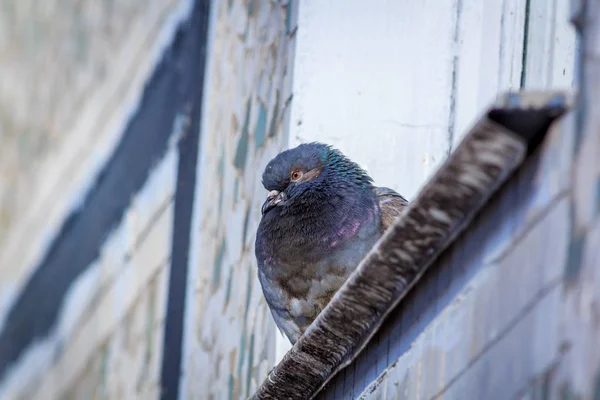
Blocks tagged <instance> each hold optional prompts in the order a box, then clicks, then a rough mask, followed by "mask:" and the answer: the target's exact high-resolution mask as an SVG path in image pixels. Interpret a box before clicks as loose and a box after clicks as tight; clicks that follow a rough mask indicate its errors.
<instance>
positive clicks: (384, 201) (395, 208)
mask: <svg viewBox="0 0 600 400" xmlns="http://www.w3.org/2000/svg"><path fill="white" fill-rule="evenodd" d="M374 190H375V194H376V195H377V198H378V199H379V209H380V210H381V232H382V233H383V232H385V231H386V230H387V229H388V228H389V227H390V226H391V225H392V224H393V223H394V221H395V220H396V218H398V217H399V216H400V215H401V214H402V212H403V211H404V209H405V208H406V206H407V205H408V201H407V200H406V199H405V198H404V197H403V196H402V195H400V194H399V193H398V192H396V191H395V190H392V189H390V188H386V187H376V188H375V189H374Z"/></svg>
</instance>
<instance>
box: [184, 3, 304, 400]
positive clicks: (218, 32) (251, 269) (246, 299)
mask: <svg viewBox="0 0 600 400" xmlns="http://www.w3.org/2000/svg"><path fill="white" fill-rule="evenodd" d="M217 4H218V9H217V10H216V13H217V14H216V17H215V26H214V27H213V29H214V31H213V35H214V37H213V41H212V51H211V56H210V59H209V66H208V70H207V73H208V75H207V82H208V83H207V84H208V86H207V88H206V94H207V96H208V97H207V100H206V102H205V114H204V115H205V120H204V127H203V139H202V143H201V155H200V161H199V171H202V175H201V177H200V181H199V187H198V193H199V196H200V199H199V202H198V205H199V208H198V209H197V211H196V218H195V225H194V226H193V229H194V230H195V234H196V239H195V242H194V243H193V245H194V247H195V249H196V250H195V251H196V253H197V254H196V256H195V257H193V258H192V262H191V265H190V268H191V269H192V271H191V275H190V277H191V278H190V282H189V283H190V288H189V291H190V298H189V301H188V303H187V307H188V310H187V313H188V317H187V318H186V350H185V360H184V377H183V382H184V383H183V385H182V390H183V394H185V395H187V396H188V398H194V399H200V398H208V397H210V398H216V399H226V398H235V399H237V398H244V397H246V396H248V395H249V394H251V393H252V392H253V390H254V388H256V386H257V384H258V383H260V382H261V381H262V379H264V377H265V376H266V374H267V372H268V370H269V369H270V368H271V367H272V366H273V364H274V361H275V343H276V335H279V333H278V332H277V330H276V328H275V325H274V323H273V320H272V317H271V314H270V312H269V310H268V308H267V307H266V304H265V302H264V299H263V295H262V291H261V289H260V285H259V282H258V279H257V275H256V274H257V271H256V261H255V257H254V238H255V232H256V227H257V225H258V222H259V220H260V206H261V204H262V202H263V200H264V198H265V195H266V191H265V190H264V188H263V187H262V185H261V183H260V176H261V174H262V170H263V168H264V166H265V165H266V163H267V162H268V160H269V159H270V158H271V157H273V156H274V155H275V154H277V153H278V152H279V151H280V150H282V149H283V148H284V147H285V146H286V144H287V137H286V132H287V126H288V124H289V122H288V120H289V117H288V115H289V110H290V103H291V101H292V97H291V78H292V66H293V57H294V38H295V31H296V28H295V22H294V21H295V18H296V17H295V14H296V7H297V2H296V1H290V2H287V1H285V2H280V1H272V0H252V1H246V0H231V1H220V2H217Z"/></svg>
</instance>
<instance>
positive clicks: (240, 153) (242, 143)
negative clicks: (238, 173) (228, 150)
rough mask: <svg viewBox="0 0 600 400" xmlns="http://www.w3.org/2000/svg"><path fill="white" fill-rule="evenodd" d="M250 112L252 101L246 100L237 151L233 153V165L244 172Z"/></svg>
mask: <svg viewBox="0 0 600 400" xmlns="http://www.w3.org/2000/svg"><path fill="white" fill-rule="evenodd" d="M251 112H252V100H248V101H247V103H246V117H245V118H244V125H243V127H242V136H241V137H240V138H239V140H238V144H237V149H236V151H235V160H234V162H233V163H234V165H235V167H236V168H237V169H239V170H242V171H243V170H244V168H245V167H246V159H247V158H248V140H249V136H250V135H249V133H248V125H249V124H250V113H251Z"/></svg>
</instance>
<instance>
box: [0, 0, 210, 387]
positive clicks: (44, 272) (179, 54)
mask: <svg viewBox="0 0 600 400" xmlns="http://www.w3.org/2000/svg"><path fill="white" fill-rule="evenodd" d="M207 10H208V0H206V1H198V2H197V4H196V5H195V9H194V11H193V15H192V16H191V17H190V19H189V20H188V21H187V22H186V23H184V24H182V25H181V26H180V27H179V30H178V32H177V34H176V36H175V38H174V40H173V42H172V43H171V45H170V47H168V48H167V49H166V50H165V52H164V54H163V59H162V60H161V62H160V63H159V64H158V65H157V67H156V69H155V71H154V73H153V74H152V76H151V78H150V79H149V80H148V83H147V85H146V88H145V90H144V93H143V95H142V99H141V101H140V105H139V107H138V110H137V111H136V113H135V114H134V115H133V116H132V118H131V120H130V121H129V123H128V125H127V127H126V130H125V133H124V134H123V136H122V138H121V141H120V143H119V144H118V146H117V147H116V149H115V151H114V153H113V154H112V156H111V157H110V159H109V160H108V162H107V164H106V166H105V167H104V169H103V170H102V171H101V172H100V173H99V175H98V176H97V178H96V180H95V182H94V184H93V185H92V186H91V189H90V191H89V193H88V194H87V195H86V197H85V200H84V201H83V203H82V205H81V207H80V208H79V209H77V210H74V211H73V212H72V213H71V214H70V215H69V217H68V218H67V219H66V220H65V221H64V223H63V225H62V227H61V228H60V230H59V232H58V234H57V236H56V238H55V239H54V241H53V243H52V244H51V246H50V247H49V249H48V251H47V253H46V254H45V255H44V257H43V259H42V261H41V263H40V264H39V265H38V266H37V268H36V269H35V271H34V272H33V274H32V276H31V277H30V278H29V280H28V281H27V283H26V285H25V286H24V288H23V290H22V291H21V293H20V294H19V296H18V297H17V298H16V300H15V302H14V304H13V305H12V307H11V309H10V310H9V312H8V314H7V318H6V321H5V324H4V329H3V330H2V331H1V332H0V381H1V380H2V379H3V378H4V376H5V374H6V372H7V370H8V369H9V368H10V367H11V366H12V365H13V364H15V363H16V362H17V361H18V360H19V359H20V357H22V356H23V355H24V353H25V351H26V350H27V348H28V347H30V346H31V345H32V344H34V343H35V342H36V341H38V340H41V339H43V338H45V337H47V336H48V335H49V334H50V333H51V332H52V330H53V329H54V328H55V326H56V323H57V322H58V318H59V316H60V311H61V309H62V307H63V305H64V302H65V297H66V294H67V293H68V291H69V289H70V288H71V286H72V285H73V283H74V282H75V281H76V279H77V278H78V277H79V276H81V274H82V273H83V272H84V271H86V270H87V269H88V268H89V267H90V265H91V264H92V263H93V262H94V261H95V260H96V259H97V258H98V256H99V252H100V249H101V248H102V245H103V244H104V242H105V241H106V239H107V238H108V237H109V236H110V234H111V232H112V231H113V230H114V229H115V228H116V227H117V226H118V225H119V224H120V222H121V219H122V218H123V215H124V213H125V211H126V210H127V208H128V207H129V205H130V202H131V199H132V198H133V197H134V195H135V194H136V193H137V192H138V191H139V190H140V189H141V188H142V187H143V186H144V184H145V183H146V181H147V180H148V177H149V175H150V173H151V171H152V168H153V166H154V165H156V164H158V163H159V162H160V160H161V159H162V158H163V157H164V155H165V152H166V151H167V149H168V146H169V139H170V137H171V132H172V130H173V126H174V123H175V120H176V118H177V117H178V115H181V114H182V113H186V112H187V111H188V110H191V114H192V115H191V117H192V118H191V129H190V131H189V133H190V134H188V135H187V136H186V137H184V138H183V139H182V141H181V142H180V145H179V151H180V161H179V172H178V183H177V192H176V199H175V207H176V210H175V226H174V228H175V229H174V243H173V249H172V250H173V263H172V268H171V271H172V276H171V279H170V293H169V303H168V304H169V309H168V310H169V311H168V312H169V313H170V315H169V316H168V318H167V326H166V335H165V344H166V346H165V349H166V356H165V360H164V364H163V379H165V382H166V384H167V389H168V392H167V393H176V391H177V386H176V385H175V386H174V385H173V383H172V382H173V381H177V382H178V375H179V372H178V371H179V364H180V358H181V357H180V353H181V333H180V332H181V326H182V325H183V304H182V303H183V300H184V296H185V294H184V293H185V275H186V271H187V266H186V263H187V247H188V243H187V241H188V240H189V218H188V221H185V219H186V217H187V216H188V215H191V211H189V210H188V208H189V209H190V210H191V203H192V202H193V191H194V187H193V185H194V182H195V177H194V172H195V162H196V154H197V150H198V149H197V147H198V144H197V142H198V132H199V128H198V126H199V125H198V121H199V116H200V110H199V109H200V106H199V105H200V99H201V98H202V82H203V81H202V78H203V76H202V75H203V69H204V59H205V50H204V49H205V46H206V30H207V29H206V28H207V27H206V25H207V15H208V12H207ZM168 368H172V372H169V371H171V370H169V371H167V369H168ZM174 375H177V378H176V379H174ZM163 398H165V397H163ZM166 398H175V397H172V396H170V395H168V397H166Z"/></svg>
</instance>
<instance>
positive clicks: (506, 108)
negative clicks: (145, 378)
mask: <svg viewBox="0 0 600 400" xmlns="http://www.w3.org/2000/svg"><path fill="white" fill-rule="evenodd" d="M569 104H570V96H569V95H567V94H565V93H558V92H548V93H524V94H507V95H505V96H503V97H502V98H501V99H500V101H499V102H497V103H496V104H495V105H494V106H492V107H491V108H490V109H488V110H487V112H486V113H485V115H484V116H483V117H482V118H481V119H480V120H479V121H478V123H477V124H476V125H475V126H474V127H473V128H472V129H471V130H470V131H469V132H468V134H467V135H466V136H465V138H464V139H463V141H462V142H461V143H460V145H459V146H458V147H457V148H456V150H455V151H454V152H453V153H452V154H451V155H450V156H449V157H448V159H447V160H446V162H445V163H444V164H443V165H442V166H441V167H440V169H439V170H438V171H437V173H436V174H435V175H434V176H433V177H432V178H431V179H430V181H429V182H428V183H427V184H426V185H425V186H424V188H423V189H422V190H421V192H420V193H419V195H418V196H417V198H416V199H415V200H414V201H413V202H412V203H411V204H410V206H409V207H408V209H407V211H406V213H405V214H404V215H403V217H402V218H400V219H399V220H398V221H397V222H396V224H395V225H394V226H393V227H392V228H390V230H389V231H388V232H387V233H386V234H385V235H384V236H383V237H382V239H381V240H380V241H379V242H378V244H377V245H376V246H375V248H374V249H373V250H372V251H371V252H370V253H369V255H368V256H367V257H366V258H365V260H363V262H362V263H361V264H360V265H359V267H358V268H357V270H356V271H355V272H354V274H353V275H352V276H351V277H350V278H349V279H348V281H347V282H346V284H345V285H344V286H343V287H342V288H341V289H340V291H339V292H338V293H337V294H336V296H335V297H334V299H333V300H332V302H331V303H330V304H329V305H328V306H327V308H326V309H325V310H324V311H323V312H322V313H321V315H320V316H319V317H318V318H317V320H316V321H315V322H314V323H313V325H312V326H311V327H310V328H309V329H308V330H307V332H306V333H305V335H304V336H303V337H302V338H300V340H299V341H298V342H297V343H296V344H295V346H294V347H293V348H292V349H291V350H290V351H289V352H288V353H287V354H286V355H285V356H284V358H283V360H282V361H281V362H280V363H279V364H278V365H277V366H276V367H275V368H274V369H273V370H272V371H271V373H270V374H269V376H268V378H267V379H266V380H265V381H264V382H263V384H262V386H261V387H259V389H258V390H257V392H256V393H255V394H254V397H253V398H257V399H267V398H287V399H305V398H313V397H314V396H315V395H316V394H317V393H318V392H319V390H320V389H321V388H322V387H323V386H324V385H325V384H326V383H327V382H328V381H329V380H330V379H331V378H332V377H333V376H334V375H335V374H336V373H337V372H338V371H340V370H341V369H343V368H344V367H345V366H347V365H348V364H349V363H351V362H352V360H353V359H354V358H356V356H357V355H358V354H359V353H360V351H361V350H362V349H363V348H364V347H365V346H366V345H367V344H368V342H369V340H370V339H371V338H372V337H373V335H374V334H375V333H376V332H377V330H378V329H379V327H380V326H381V324H382V322H383V321H384V319H385V317H386V316H387V315H388V314H389V313H390V312H391V311H392V310H393V309H394V308H395V307H396V306H397V305H398V304H399V303H400V301H401V300H402V299H403V298H404V296H405V295H406V294H407V293H408V292H409V290H410V289H411V288H412V287H413V286H414V285H415V284H417V282H418V281H419V279H420V278H421V277H422V276H423V274H424V273H425V271H426V270H427V268H428V267H429V266H430V265H431V264H432V263H433V262H434V261H435V260H436V259H437V258H438V256H439V255H440V254H441V253H442V251H444V250H445V249H446V248H447V247H448V246H449V245H450V244H451V243H452V242H453V241H454V240H455V239H456V238H457V237H458V235H459V234H460V233H461V232H462V231H463V230H464V229H465V228H466V227H467V226H468V225H469V223H470V222H471V221H472V219H473V217H474V216H475V215H476V214H477V213H478V212H479V211H480V210H481V209H482V208H483V207H484V206H485V204H486V203H487V202H488V200H489V199H490V198H491V196H492V195H493V194H494V193H495V192H496V191H497V189H498V188H499V187H500V186H501V185H502V184H503V183H504V182H506V180H507V179H508V178H509V177H510V176H511V175H512V174H513V173H514V172H515V170H517V169H518V168H519V167H520V165H521V164H522V163H523V161H524V160H525V159H526V158H527V156H528V155H530V154H531V153H532V152H533V151H534V150H535V148H536V147H537V146H538V145H539V143H540V142H541V141H542V140H543V138H544V136H545V134H546V132H547V131H548V128H549V126H550V124H551V123H552V122H553V121H554V120H555V119H556V118H558V117H559V116H561V115H562V114H563V113H564V112H565V111H566V110H567V109H568V108H569Z"/></svg>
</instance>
